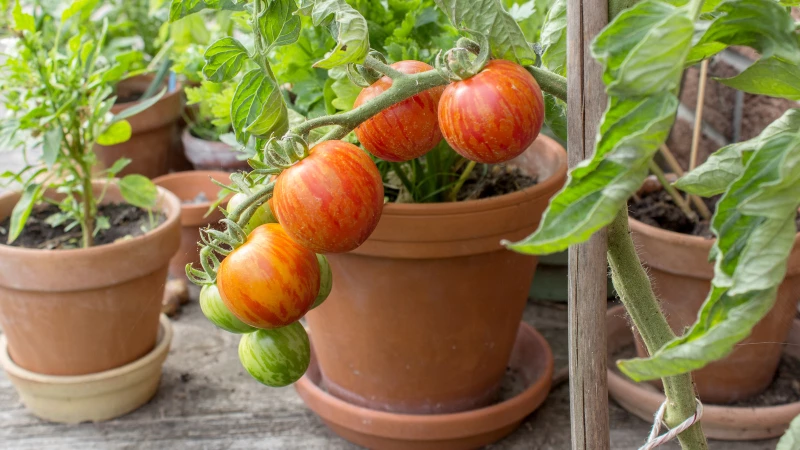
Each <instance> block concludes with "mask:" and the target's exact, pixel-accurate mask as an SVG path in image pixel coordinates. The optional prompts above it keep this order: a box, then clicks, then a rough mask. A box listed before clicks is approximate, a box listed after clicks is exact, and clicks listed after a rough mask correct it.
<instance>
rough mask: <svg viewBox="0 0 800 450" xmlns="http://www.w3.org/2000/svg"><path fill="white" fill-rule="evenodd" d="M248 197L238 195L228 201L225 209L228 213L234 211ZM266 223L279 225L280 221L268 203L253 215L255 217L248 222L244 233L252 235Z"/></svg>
mask: <svg viewBox="0 0 800 450" xmlns="http://www.w3.org/2000/svg"><path fill="white" fill-rule="evenodd" d="M246 198H247V196H246V195H245V194H241V193H240V194H236V195H234V196H233V197H231V199H230V200H228V205H227V206H226V207H225V209H226V210H227V211H228V212H231V211H233V210H234V209H235V208H236V207H237V206H239V205H241V204H242V202H243V201H244V199H246ZM265 223H278V219H276V218H275V214H273V213H272V210H271V209H270V207H269V203H268V202H264V204H263V205H261V206H259V207H258V209H257V210H256V212H255V213H254V214H253V217H251V218H250V220H249V221H248V222H247V225H245V226H244V232H245V233H246V234H250V232H251V231H253V230H255V229H256V228H258V227H260V226H261V225H264V224H265Z"/></svg>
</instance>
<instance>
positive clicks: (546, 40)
mask: <svg viewBox="0 0 800 450" xmlns="http://www.w3.org/2000/svg"><path fill="white" fill-rule="evenodd" d="M541 44H542V50H543V52H542V65H543V66H544V67H546V68H547V69H549V70H550V71H551V72H555V73H557V74H559V75H561V76H566V75H567V1H566V0H556V1H555V3H553V5H552V6H551V7H550V10H549V11H548V12H547V17H546V18H545V21H544V25H543V26H542V33H541ZM545 118H547V114H545Z"/></svg>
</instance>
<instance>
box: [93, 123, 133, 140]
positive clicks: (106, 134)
mask: <svg viewBox="0 0 800 450" xmlns="http://www.w3.org/2000/svg"><path fill="white" fill-rule="evenodd" d="M131 131H132V130H131V124H130V122H128V121H127V120H120V121H118V122H114V123H112V124H111V125H110V126H109V127H108V128H106V130H105V131H103V134H101V135H100V136H98V137H97V143H98V144H100V145H105V146H108V145H114V144H121V143H123V142H125V141H127V140H128V139H130V138H131Z"/></svg>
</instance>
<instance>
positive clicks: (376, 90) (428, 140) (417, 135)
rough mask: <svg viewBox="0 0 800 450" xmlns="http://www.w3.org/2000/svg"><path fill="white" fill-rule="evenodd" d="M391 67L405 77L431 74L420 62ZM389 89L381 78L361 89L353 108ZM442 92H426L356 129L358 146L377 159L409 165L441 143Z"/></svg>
mask: <svg viewBox="0 0 800 450" xmlns="http://www.w3.org/2000/svg"><path fill="white" fill-rule="evenodd" d="M392 67H393V68H395V69H397V70H398V71H400V72H402V73H408V74H412V73H420V72H427V71H429V70H433V67H431V66H429V65H428V64H425V63H424V62H421V61H399V62H396V63H394V64H392ZM391 86H392V79H391V78H389V77H383V78H381V79H380V80H378V81H376V82H375V83H372V85H371V86H369V87H367V88H364V90H362V91H361V93H360V94H358V98H356V102H355V104H354V105H353V106H354V107H356V108H357V107H358V106H359V105H361V104H362V103H366V102H367V101H369V100H371V99H373V98H375V97H377V96H378V95H380V94H382V93H383V92H385V91H386V90H387V89H389V88H390V87H391ZM443 91H444V86H440V87H435V88H432V89H428V90H427V91H425V92H422V93H419V94H417V95H415V96H413V97H411V98H407V99H405V100H403V101H402V102H400V103H397V104H395V105H392V106H390V107H389V108H387V109H385V110H383V111H381V112H380V113H378V114H376V115H374V116H372V117H371V118H369V119H368V120H366V121H365V122H364V123H362V124H361V125H359V126H358V127H357V128H356V136H357V137H358V140H359V141H361V145H363V146H364V148H366V149H367V150H368V151H369V152H370V153H372V154H373V155H375V156H377V157H378V158H381V159H383V160H386V161H392V162H400V161H409V160H412V159H414V158H419V157H420V156H422V155H424V154H426V153H428V152H429V151H431V149H433V148H434V147H435V146H436V144H438V143H439V141H441V140H442V133H441V131H439V123H438V119H437V118H436V111H437V106H438V104H439V98H440V97H441V96H442V92H443Z"/></svg>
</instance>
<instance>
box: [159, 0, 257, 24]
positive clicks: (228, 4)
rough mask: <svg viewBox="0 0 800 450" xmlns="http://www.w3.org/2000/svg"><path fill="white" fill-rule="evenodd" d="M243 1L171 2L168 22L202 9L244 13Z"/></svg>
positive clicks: (202, 0)
mask: <svg viewBox="0 0 800 450" xmlns="http://www.w3.org/2000/svg"><path fill="white" fill-rule="evenodd" d="M246 3H247V2H246V1H245V0H172V5H171V6H170V8H169V20H170V22H174V21H176V20H178V19H181V18H183V17H186V16H188V15H190V14H194V13H197V12H200V11H202V10H204V9H212V10H216V11H244V9H245V5H246Z"/></svg>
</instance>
